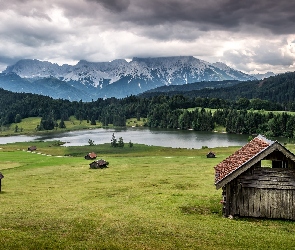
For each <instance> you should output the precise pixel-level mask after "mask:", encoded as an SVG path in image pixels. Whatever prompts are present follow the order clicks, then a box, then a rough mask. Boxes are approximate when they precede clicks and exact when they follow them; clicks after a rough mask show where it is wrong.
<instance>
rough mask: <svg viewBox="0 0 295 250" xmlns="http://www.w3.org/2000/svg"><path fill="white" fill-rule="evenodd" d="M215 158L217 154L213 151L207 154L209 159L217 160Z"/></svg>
mask: <svg viewBox="0 0 295 250" xmlns="http://www.w3.org/2000/svg"><path fill="white" fill-rule="evenodd" d="M215 157H216V156H215V154H214V153H213V152H211V151H210V152H209V153H208V154H207V158H215Z"/></svg>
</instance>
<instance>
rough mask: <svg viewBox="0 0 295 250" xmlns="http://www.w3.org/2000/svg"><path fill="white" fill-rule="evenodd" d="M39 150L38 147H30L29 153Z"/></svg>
mask: <svg viewBox="0 0 295 250" xmlns="http://www.w3.org/2000/svg"><path fill="white" fill-rule="evenodd" d="M35 150H37V147H36V146H30V147H28V151H35Z"/></svg>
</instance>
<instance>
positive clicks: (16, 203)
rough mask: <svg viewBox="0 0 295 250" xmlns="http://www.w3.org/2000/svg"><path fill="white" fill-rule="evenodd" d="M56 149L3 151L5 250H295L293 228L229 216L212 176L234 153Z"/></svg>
mask: <svg viewBox="0 0 295 250" xmlns="http://www.w3.org/2000/svg"><path fill="white" fill-rule="evenodd" d="M57 144H58V143H56V142H37V143H36V146H37V151H36V152H35V153H30V152H27V151H26V150H25V149H26V148H27V143H16V144H7V145H0V148H1V149H0V171H1V172H2V174H3V175H4V176H5V177H4V179H2V192H1V193H0V211H1V221H0V249H167V250H168V249H169V250H170V249H223V250H224V249H294V248H295V245H294V240H295V234H294V233H295V223H294V222H292V221H282V220H262V219H260V220H258V219H245V218H244V219H242V218H240V219H233V220H230V219H228V218H223V217H222V214H221V204H220V199H221V190H216V189H215V187H214V184H213V183H214V169H213V167H214V166H215V165H216V164H218V163H219V162H220V161H222V160H223V159H224V158H226V157H227V156H228V155H229V154H231V153H233V152H234V151H235V150H237V147H228V148H215V149H213V151H214V152H215V154H216V155H217V158H215V159H207V158H206V154H207V152H208V151H209V150H210V149H199V150H192V149H191V150H188V149H173V148H162V147H150V146H145V145H138V144H135V145H134V147H132V148H129V147H124V148H119V149H114V148H111V147H110V145H97V146H85V147H61V146H57ZM290 150H294V148H293V146H292V148H291V149H290ZM91 151H94V152H96V153H97V154H98V158H102V159H105V160H107V161H108V162H109V167H108V168H106V169H99V170H94V169H89V163H90V162H91V161H87V160H85V159H84V158H83V156H84V155H85V154H86V153H88V152H91ZM293 152H294V151H293ZM69 155H71V156H69Z"/></svg>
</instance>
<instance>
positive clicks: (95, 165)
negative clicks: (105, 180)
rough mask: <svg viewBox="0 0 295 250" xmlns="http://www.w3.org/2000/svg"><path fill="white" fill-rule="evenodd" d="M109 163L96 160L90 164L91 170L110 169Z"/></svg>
mask: <svg viewBox="0 0 295 250" xmlns="http://www.w3.org/2000/svg"><path fill="white" fill-rule="evenodd" d="M108 164H109V163H108V162H107V161H105V160H102V159H100V160H96V161H94V162H91V163H90V164H89V166H90V168H94V169H98V168H107V167H108Z"/></svg>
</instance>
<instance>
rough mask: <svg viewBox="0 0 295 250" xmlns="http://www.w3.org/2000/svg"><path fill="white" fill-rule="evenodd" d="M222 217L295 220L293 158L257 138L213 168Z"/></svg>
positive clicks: (294, 159)
mask: <svg viewBox="0 0 295 250" xmlns="http://www.w3.org/2000/svg"><path fill="white" fill-rule="evenodd" d="M215 186H216V188H217V189H219V188H222V195H223V200H222V203H223V214H224V216H226V217H228V216H240V217H261V218H276V219H290V220H295V155H294V154H293V153H291V152H290V151H289V150H288V149H286V148H285V147H284V146H282V145H281V144H280V143H279V142H277V141H271V140H268V139H266V138H265V137H263V136H261V135H259V136H257V137H255V138H254V139H253V140H252V141H250V142H249V143H247V144H246V145H245V146H243V147H242V148H240V149H239V150H238V151H236V152H235V153H234V154H232V155H231V156H229V157H228V158H226V159H225V160H224V161H222V162H221V163H219V164H218V165H217V166H215Z"/></svg>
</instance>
